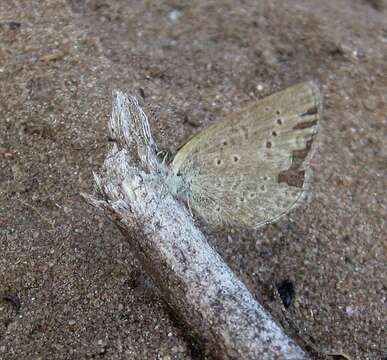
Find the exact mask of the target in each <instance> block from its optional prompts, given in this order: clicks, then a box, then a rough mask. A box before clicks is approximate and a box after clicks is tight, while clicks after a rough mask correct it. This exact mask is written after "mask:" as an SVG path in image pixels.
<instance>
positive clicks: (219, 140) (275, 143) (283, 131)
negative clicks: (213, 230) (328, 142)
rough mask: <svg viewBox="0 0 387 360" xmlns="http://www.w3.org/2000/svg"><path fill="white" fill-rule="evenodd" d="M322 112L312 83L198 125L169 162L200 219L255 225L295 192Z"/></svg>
mask: <svg viewBox="0 0 387 360" xmlns="http://www.w3.org/2000/svg"><path fill="white" fill-rule="evenodd" d="M320 116H321V97H320V93H319V90H318V88H317V87H316V85H314V84H313V83H311V82H307V83H303V84H300V85H297V86H294V87H291V88H289V89H286V90H284V91H281V92H279V93H276V94H274V95H271V96H269V97H267V98H265V99H263V100H261V101H258V102H255V103H253V104H252V105H250V106H247V107H246V108H244V109H242V110H241V111H240V112H238V113H235V114H232V115H230V116H228V117H227V118H226V119H225V120H224V121H221V122H219V123H217V124H214V125H212V126H210V127H209V128H208V129H206V130H204V131H202V132H200V133H199V134H198V135H196V136H195V137H194V138H193V139H191V140H190V141H189V142H188V143H187V144H185V145H184V146H183V147H182V148H181V149H180V150H179V152H178V153H177V155H176V157H175V159H174V160H173V163H172V169H173V171H174V172H175V174H179V176H180V177H181V178H182V179H183V181H184V182H185V184H186V186H185V187H184V192H185V194H184V195H185V197H186V199H187V201H188V202H189V204H190V206H191V208H192V209H193V210H194V211H195V212H196V213H198V215H199V216H200V217H202V218H203V219H204V220H205V221H206V222H209V223H213V224H218V225H219V224H222V223H230V224H235V225H242V226H248V227H258V226H260V225H262V224H265V223H268V222H271V221H273V220H275V219H276V218H278V217H279V216H281V215H283V214H285V213H286V212H287V211H289V210H290V209H291V208H292V207H293V206H294V205H295V203H296V202H297V201H298V200H299V199H300V197H301V196H302V194H303V192H304V190H305V183H306V179H307V170H308V169H307V162H308V160H309V158H310V156H311V149H312V145H313V140H314V138H315V135H316V133H317V129H318V120H319V117H320Z"/></svg>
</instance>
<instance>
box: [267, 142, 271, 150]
mask: <svg viewBox="0 0 387 360" xmlns="http://www.w3.org/2000/svg"><path fill="white" fill-rule="evenodd" d="M271 146H272V143H271V142H270V141H268V142H267V143H266V147H267V148H268V149H270V148H271Z"/></svg>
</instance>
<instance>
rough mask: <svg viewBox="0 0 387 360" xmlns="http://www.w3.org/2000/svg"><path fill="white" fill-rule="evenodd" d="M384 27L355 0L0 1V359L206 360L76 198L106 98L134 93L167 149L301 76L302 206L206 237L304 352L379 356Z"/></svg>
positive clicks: (87, 181) (88, 183) (93, 155)
mask: <svg viewBox="0 0 387 360" xmlns="http://www.w3.org/2000/svg"><path fill="white" fill-rule="evenodd" d="M386 15H387V12H386V4H385V2H383V1H365V0H363V1H360V0H337V1H329V2H326V1H322V0H320V1H313V2H311V1H306V0H305V1H302V0H297V1H262V2H258V1H253V0H246V1H240V2H234V1H228V0H223V1H221V0H212V1H175V0H165V1H143V2H142V1H131V0H117V1H114V2H113V1H107V0H93V1H92V0H69V1H68V2H66V1H64V0H32V1H21V0H19V1H16V0H13V1H12V0H2V1H1V2H0V114H1V116H0V296H1V301H0V359H87V358H103V359H163V360H168V359H202V358H204V356H205V355H204V354H203V353H202V352H200V351H199V350H198V349H197V347H196V346H195V344H194V342H193V341H192V340H191V339H189V338H186V337H185V336H184V330H183V329H181V328H180V327H179V325H178V324H176V323H174V321H173V312H170V311H169V310H168V309H167V308H166V306H165V305H164V304H163V302H162V299H160V298H159V297H158V295H157V293H156V292H155V289H154V287H153V285H152V284H151V283H150V282H149V280H148V279H147V277H146V276H145V275H144V274H143V272H142V270H141V266H140V264H139V263H138V262H137V261H136V259H135V256H134V254H133V253H132V251H131V249H130V246H129V245H128V244H127V243H126V242H125V239H123V238H122V237H121V235H120V234H119V233H118V231H117V230H116V229H115V228H114V227H113V226H112V225H111V224H110V223H109V222H108V221H106V220H105V219H103V218H101V217H100V216H98V215H97V214H95V213H94V211H93V210H92V209H90V208H89V207H88V205H87V204H85V203H84V202H83V201H82V199H81V197H80V196H79V193H80V192H82V191H83V192H91V191H92V170H97V169H98V168H99V166H100V165H101V163H102V161H103V158H104V154H105V153H106V144H107V133H106V122H107V119H108V117H109V114H110V110H111V90H112V89H113V88H120V89H123V90H125V91H128V92H131V93H135V94H138V95H140V94H142V95H144V99H143V104H144V105H145V107H146V109H147V111H148V113H149V114H150V115H151V119H150V120H151V126H152V130H153V133H154V135H155V138H156V139H157V141H158V143H159V144H160V146H161V147H163V148H165V149H168V150H169V151H171V152H172V153H173V152H174V151H175V150H176V148H177V147H178V146H179V145H180V144H182V143H183V142H184V141H185V140H186V139H188V138H189V137H190V136H191V135H192V134H194V133H195V132H197V131H200V129H202V128H204V127H206V126H207V125H208V124H210V123H213V122H215V121H218V120H220V119H221V118H222V117H223V116H224V115H225V114H228V113H230V112H231V111H234V110H237V109H240V108H241V107H243V106H244V105H245V104H246V103H248V102H249V101H251V100H252V99H259V98H261V97H263V96H265V95H267V94H270V93H272V92H275V91H276V90H279V89H282V88H285V87H287V86H289V85H292V84H295V83H297V82H301V81H304V80H308V79H317V80H318V81H319V82H320V84H321V90H322V93H323V95H324V98H325V112H324V118H323V120H322V122H321V131H320V134H319V140H318V143H319V146H318V150H317V152H316V155H315V157H314V159H313V164H312V166H313V169H314V178H313V180H312V184H311V193H310V196H309V200H308V202H306V203H305V204H304V205H303V206H302V207H300V208H298V209H297V210H295V211H294V212H292V213H291V214H290V216H289V217H287V218H285V219H282V220H281V221H280V222H278V223H276V224H273V225H270V226H267V227H265V228H264V229H263V230H261V231H260V232H259V233H257V232H256V233H253V234H252V233H243V234H241V233H239V232H229V233H217V234H214V233H211V232H210V231H209V234H208V236H209V238H210V239H211V241H213V243H214V245H215V246H216V247H217V249H218V250H219V251H220V252H221V253H222V255H223V256H224V257H225V259H226V260H227V262H228V263H229V264H230V266H231V267H232V268H233V269H234V270H235V271H236V272H237V273H238V274H239V275H240V276H241V278H242V279H243V280H244V282H245V283H246V284H247V286H248V287H249V288H250V289H251V291H252V292H253V293H254V294H255V295H256V296H257V298H258V299H259V300H260V301H261V302H262V303H263V304H264V305H265V306H266V308H268V309H269V310H270V311H271V312H272V314H273V316H274V317H275V318H276V319H277V321H278V322H279V323H281V324H282V325H283V326H284V328H285V329H286V331H287V333H288V334H289V335H290V336H292V337H293V338H294V339H296V341H297V342H298V343H299V344H300V345H301V346H302V347H304V348H305V349H306V350H308V351H310V352H311V353H312V354H313V356H314V357H323V355H324V354H327V353H344V354H347V355H348V358H351V359H372V360H374V359H386V357H387V352H386V343H387V341H386V340H387V339H386V333H385V330H384V329H383V326H384V325H385V321H386V289H387V283H386V277H385V273H386V268H385V264H386V250H387V249H386V230H387V229H386V223H385V219H386V215H387V214H386V209H385V205H386V198H385V193H384V192H385V189H386V185H387V184H386V168H387V166H386V165H387V163H386V157H387V154H386V146H385V143H384V147H383V140H384V141H385V137H386V125H387V115H386V114H387V106H386V103H387V98H386V96H387V75H386V74H387V23H386ZM140 89H141V90H140ZM284 280H290V281H291V282H292V283H293V284H294V285H295V296H294V299H293V302H292V304H291V306H290V307H289V308H288V309H286V310H285V309H284V307H283V306H282V303H281V301H280V300H279V297H278V295H277V292H276V291H275V288H276V284H278V283H280V282H282V281H284ZM328 358H333V357H328ZM339 358H340V357H338V356H337V357H336V359H339ZM341 358H344V357H343V356H342V357H341Z"/></svg>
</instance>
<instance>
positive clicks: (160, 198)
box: [85, 92, 308, 360]
mask: <svg viewBox="0 0 387 360" xmlns="http://www.w3.org/2000/svg"><path fill="white" fill-rule="evenodd" d="M110 133H111V137H113V138H114V139H115V141H116V144H114V146H113V149H112V150H111V151H110V153H109V155H108V156H107V158H106V160H105V164H104V167H103V171H102V172H101V174H100V175H98V176H97V175H95V182H96V185H97V193H98V198H97V199H96V198H94V197H91V196H87V195H85V196H86V197H87V199H88V201H89V202H90V203H92V204H93V205H94V206H95V207H97V208H99V209H102V210H104V211H105V212H107V213H108V214H109V216H110V218H111V219H112V220H113V221H114V222H115V223H116V224H117V226H118V227H119V228H120V229H121V231H122V232H123V234H124V235H126V236H127V238H128V240H129V241H130V243H131V245H132V246H133V247H134V249H135V251H136V253H137V254H138V257H139V259H140V261H141V263H142V264H143V266H144V269H145V270H146V271H147V273H148V274H149V275H150V276H151V278H152V279H153V280H154V282H155V284H156V285H157V286H158V288H159V290H160V291H161V293H162V295H163V296H164V298H165V300H166V302H167V303H168V304H169V306H170V307H171V308H172V310H173V311H174V312H176V314H177V316H178V317H179V318H180V319H182V320H183V321H184V322H185V323H186V325H188V327H189V328H190V329H191V331H192V334H193V335H195V336H196V337H197V338H198V339H200V340H201V341H202V343H204V345H205V348H206V349H207V351H208V352H209V353H210V354H211V355H213V356H214V357H216V358H219V359H297V360H301V359H307V358H308V356H307V355H306V354H305V353H304V352H303V351H302V350H301V348H299V347H298V346H297V345H296V344H295V343H294V342H293V341H292V340H290V339H289V338H288V337H287V336H286V335H285V334H284V333H283V331H282V329H281V328H280V327H279V326H278V325H276V324H275V323H274V321H273V320H272V318H271V317H270V315H269V314H268V313H267V312H266V311H265V309H264V308H263V307H262V306H261V305H260V304H258V303H257V302H256V301H255V299H254V298H253V296H252V295H251V293H250V292H249V291H248V289H247V288H246V287H245V286H244V285H243V283H242V282H241V281H239V280H238V279H237V277H236V276H235V275H234V274H233V272H232V271H231V270H230V268H229V267H228V266H227V265H226V264H225V263H224V261H223V260H222V258H221V257H220V256H219V255H218V253H217V252H216V251H215V250H214V249H213V248H212V247H211V246H210V245H209V243H208V242H207V241H206V239H205V237H204V236H203V234H202V232H201V231H200V230H199V229H198V228H197V227H196V226H195V224H194V222H193V220H192V217H191V215H190V214H189V212H188V211H187V210H186V209H185V207H184V206H183V205H182V204H181V203H180V202H179V201H178V200H176V199H175V198H174V197H173V196H172V194H171V192H170V191H169V187H168V181H169V180H170V176H172V174H171V173H170V171H169V169H168V167H167V166H166V165H165V164H164V163H162V162H160V161H159V160H158V159H157V156H156V153H157V147H156V145H155V143H154V141H153V139H152V137H151V134H150V130H149V124H148V120H147V117H146V115H145V113H144V112H143V111H142V109H141V108H140V107H139V105H138V102H137V100H136V99H135V98H134V97H130V98H126V97H125V96H124V95H123V94H122V93H120V92H116V93H115V94H114V104H113V113H112V117H111V121H110Z"/></svg>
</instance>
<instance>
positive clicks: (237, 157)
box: [232, 155, 240, 163]
mask: <svg viewBox="0 0 387 360" xmlns="http://www.w3.org/2000/svg"><path fill="white" fill-rule="evenodd" d="M232 159H233V160H234V162H235V163H237V162H238V161H239V160H240V157H239V156H238V155H233V157H232Z"/></svg>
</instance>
